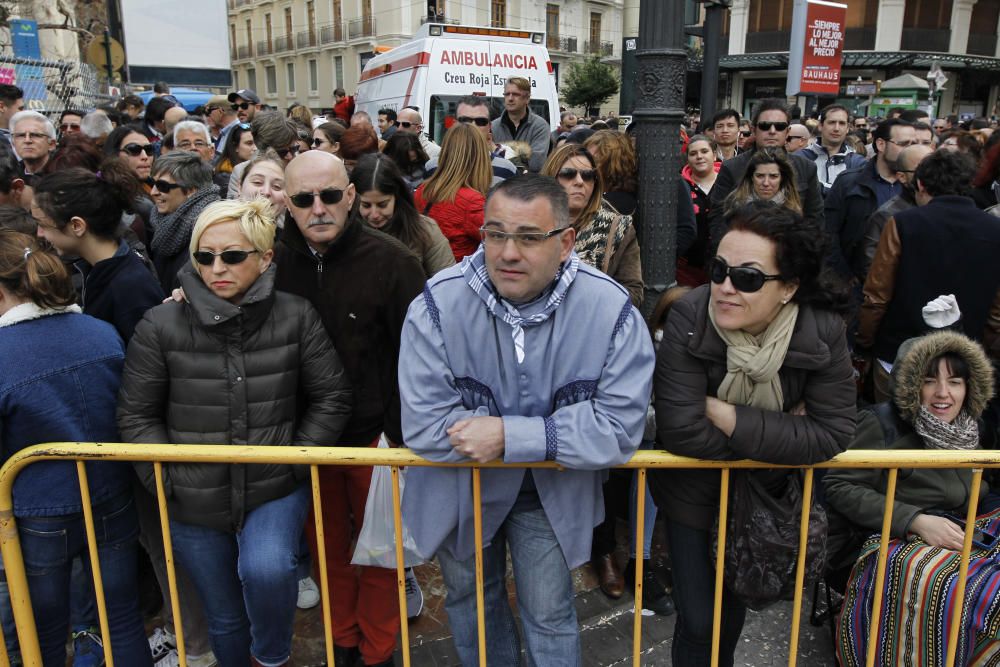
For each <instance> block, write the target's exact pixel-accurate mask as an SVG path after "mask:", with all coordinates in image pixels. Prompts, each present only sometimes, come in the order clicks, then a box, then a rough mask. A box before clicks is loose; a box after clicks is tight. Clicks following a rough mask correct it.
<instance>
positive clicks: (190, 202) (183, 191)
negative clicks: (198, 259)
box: [149, 151, 219, 294]
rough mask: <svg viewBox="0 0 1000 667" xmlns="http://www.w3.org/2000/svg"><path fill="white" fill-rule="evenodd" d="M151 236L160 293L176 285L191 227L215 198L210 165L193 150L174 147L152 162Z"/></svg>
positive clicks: (177, 285) (178, 284) (184, 262)
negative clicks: (186, 150)
mask: <svg viewBox="0 0 1000 667" xmlns="http://www.w3.org/2000/svg"><path fill="white" fill-rule="evenodd" d="M152 174H153V190H152V192H151V194H152V196H153V204H154V205H155V206H156V209H155V210H154V211H153V212H152V214H151V215H150V218H149V221H150V224H151V225H152V226H153V240H152V241H151V242H150V244H149V252H150V255H152V258H153V266H155V267H156V275H157V276H158V277H159V279H160V286H161V287H162V288H163V292H164V294H170V293H171V292H172V291H173V290H174V289H175V288H177V287H179V286H180V282H179V278H178V277H177V273H178V271H180V270H181V268H183V267H184V266H185V265H186V264H187V252H186V248H187V245H188V243H189V242H190V241H191V230H192V229H194V223H195V221H196V220H197V219H198V216H199V215H200V214H201V212H202V211H203V210H205V207H206V206H208V205H209V204H211V203H213V202H216V201H218V200H219V188H218V187H216V185H215V184H214V183H213V182H212V168H211V167H209V166H208V165H207V164H205V163H204V162H202V160H201V157H200V156H199V155H197V154H196V153H187V152H184V151H176V152H174V153H170V154H168V155H164V156H162V157H158V158H156V162H155V163H154V164H153V171H152Z"/></svg>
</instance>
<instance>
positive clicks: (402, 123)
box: [399, 120, 420, 130]
mask: <svg viewBox="0 0 1000 667" xmlns="http://www.w3.org/2000/svg"><path fill="white" fill-rule="evenodd" d="M414 125H416V126H417V127H420V123H411V122H410V121H408V120H401V121H399V126H400V127H402V128H405V129H407V130H408V129H410V128H411V127H412V126H414Z"/></svg>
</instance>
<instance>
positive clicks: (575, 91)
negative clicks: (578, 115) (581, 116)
mask: <svg viewBox="0 0 1000 667" xmlns="http://www.w3.org/2000/svg"><path fill="white" fill-rule="evenodd" d="M620 87H621V81H620V80H619V79H618V73H617V72H615V69H614V68H613V67H612V66H611V65H608V64H607V63H604V62H601V58H600V56H594V57H592V58H588V59H587V60H585V61H583V62H576V63H572V64H571V65H570V66H569V72H568V73H567V74H566V77H565V79H563V83H562V86H560V88H561V89H562V98H563V101H564V102H566V104H567V106H571V107H583V108H584V109H586V110H587V112H588V113H589V112H590V110H591V109H592V108H595V107H599V106H601V104H603V103H604V102H606V101H607V100H608V98H610V97H611V96H613V95H614V94H615V93H617V92H618V89H619V88H620Z"/></svg>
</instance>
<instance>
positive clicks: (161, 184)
mask: <svg viewBox="0 0 1000 667" xmlns="http://www.w3.org/2000/svg"><path fill="white" fill-rule="evenodd" d="M152 185H153V187H154V188H156V189H157V190H159V191H160V192H162V193H163V194H165V195H169V194H170V191H171V190H174V189H175V188H180V187H183V186H182V185H180V184H179V183H167V182H166V181H164V180H160V179H156V180H154V181H153V183H152Z"/></svg>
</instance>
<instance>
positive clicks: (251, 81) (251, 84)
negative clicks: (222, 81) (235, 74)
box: [237, 67, 257, 90]
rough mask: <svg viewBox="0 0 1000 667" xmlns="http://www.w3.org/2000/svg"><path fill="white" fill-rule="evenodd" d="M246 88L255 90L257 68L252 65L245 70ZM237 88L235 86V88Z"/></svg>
mask: <svg viewBox="0 0 1000 667" xmlns="http://www.w3.org/2000/svg"><path fill="white" fill-rule="evenodd" d="M247 88H249V89H250V90H257V70H255V69H254V68H253V67H251V68H250V69H248V70H247ZM238 89H239V88H238V87H237V90H238Z"/></svg>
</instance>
